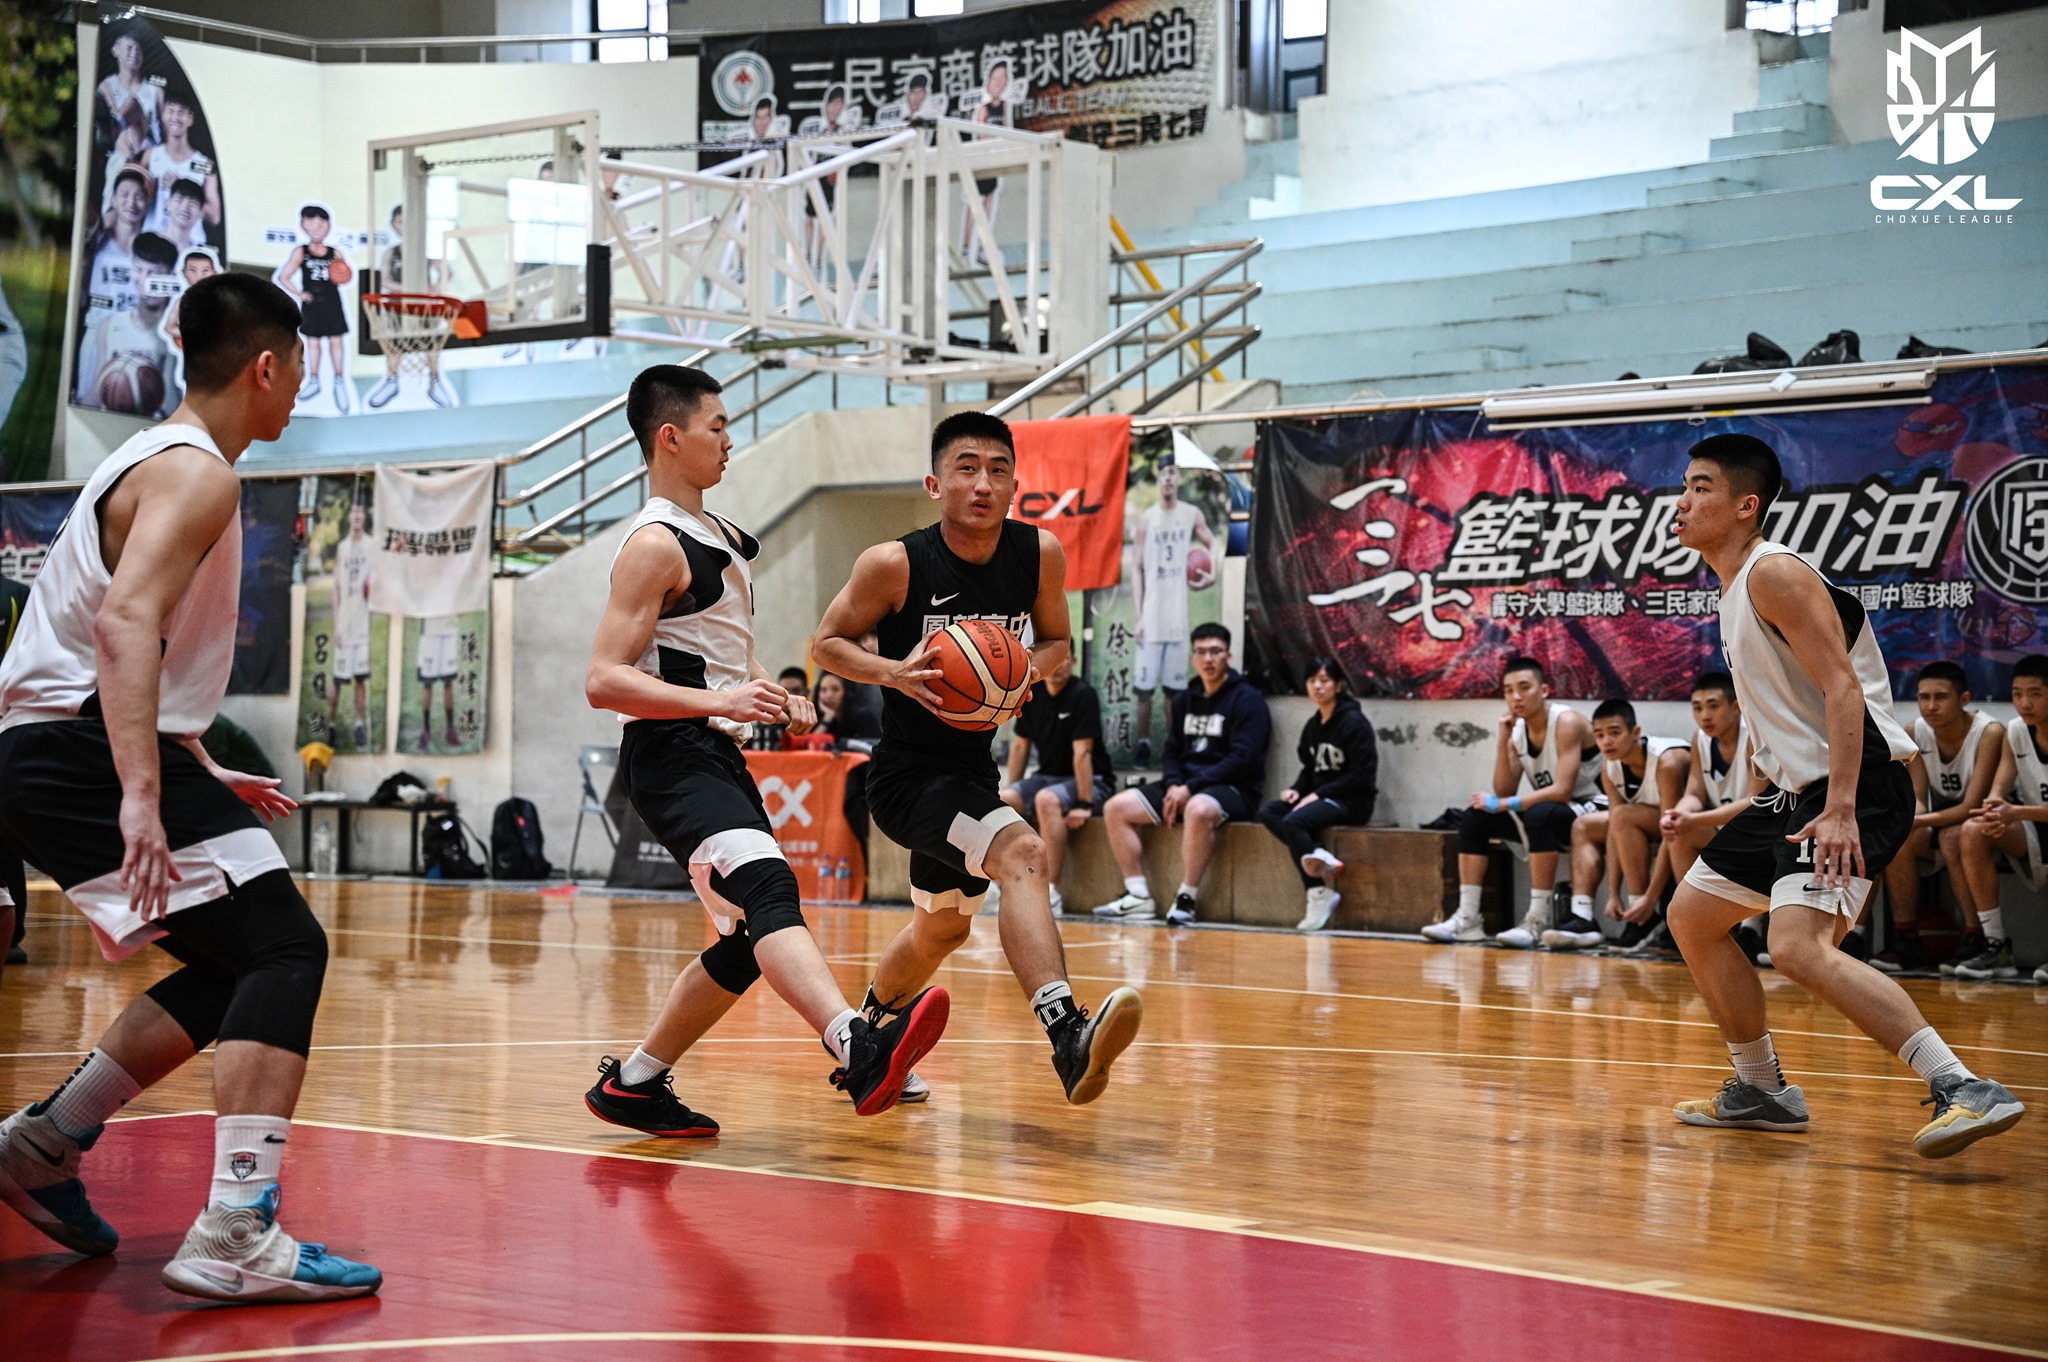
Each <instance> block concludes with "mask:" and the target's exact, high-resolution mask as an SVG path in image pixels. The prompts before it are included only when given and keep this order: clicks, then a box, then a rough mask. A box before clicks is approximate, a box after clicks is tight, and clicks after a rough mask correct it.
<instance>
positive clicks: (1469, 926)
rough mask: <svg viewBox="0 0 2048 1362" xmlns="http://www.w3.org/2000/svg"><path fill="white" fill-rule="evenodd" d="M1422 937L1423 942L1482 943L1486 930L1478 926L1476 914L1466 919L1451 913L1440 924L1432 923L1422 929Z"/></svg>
mask: <svg viewBox="0 0 2048 1362" xmlns="http://www.w3.org/2000/svg"><path fill="white" fill-rule="evenodd" d="M1422 936H1423V939H1424V940H1425V941H1436V942H1441V943H1444V944H1455V943H1458V942H1465V941H1484V940H1486V928H1485V927H1484V926H1482V925H1481V924H1480V921H1479V914H1477V913H1474V914H1472V916H1470V917H1466V916H1465V915H1464V914H1463V913H1453V914H1452V915H1451V916H1450V917H1447V918H1445V919H1444V920H1443V921H1442V922H1432V923H1430V924H1429V925H1428V926H1426V927H1424V928H1423V929H1422Z"/></svg>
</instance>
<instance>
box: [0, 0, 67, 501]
mask: <svg viewBox="0 0 2048 1362" xmlns="http://www.w3.org/2000/svg"><path fill="white" fill-rule="evenodd" d="M35 8H36V7H32V6H27V5H7V6H0V44H5V47H6V51H7V89H8V93H7V98H6V105H7V108H6V115H5V119H4V122H5V126H6V132H7V162H8V166H7V173H8V176H9V178H10V180H11V181H12V183H11V185H10V186H9V187H10V189H11V191H12V192H11V193H9V194H7V195H6V196H5V197H4V206H0V482H35V481H39V480H41V479H43V478H46V477H48V476H49V475H50V452H51V445H52V442H53V441H52V437H53V435H54V433H55V431H56V424H57V408H58V406H59V405H60V403H59V401H58V396H57V391H58V387H59V380H58V374H59V372H60V370H61V369H62V368H63V363H64V305H65V300H66V298H67V297H68V296H69V295H70V292H71V251H70V243H71V214H72V209H73V201H72V195H73V194H74V193H75V192H76V190H75V188H74V186H75V184H76V183H77V173H76V171H77V164H78V123H77V118H78V98H77V86H78V43H77V40H76V38H74V37H73V35H72V28H71V26H70V25H69V24H68V23H60V22H58V21H57V19H56V18H55V12H54V9H52V10H51V12H49V13H35V12H33V11H34V9H35ZM46 8H47V7H46Z"/></svg>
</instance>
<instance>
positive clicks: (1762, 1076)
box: [1728, 1031, 1785, 1092]
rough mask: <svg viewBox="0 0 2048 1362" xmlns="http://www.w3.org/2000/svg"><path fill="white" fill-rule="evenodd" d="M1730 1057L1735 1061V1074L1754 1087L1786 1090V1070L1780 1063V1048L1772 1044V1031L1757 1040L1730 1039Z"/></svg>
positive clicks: (1777, 1090)
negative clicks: (1737, 1040) (1739, 1040)
mask: <svg viewBox="0 0 2048 1362" xmlns="http://www.w3.org/2000/svg"><path fill="white" fill-rule="evenodd" d="M1728 1058H1730V1059H1732V1060H1734V1061H1735V1076H1736V1077H1737V1078H1739V1079H1741V1080H1742V1081H1743V1082H1745V1083H1747V1084H1749V1085H1750V1086H1751V1087H1752V1088H1762V1089H1763V1090H1764V1091H1765V1092H1783V1091H1785V1070H1784V1069H1783V1068H1782V1067H1780V1066H1779V1064H1778V1050H1777V1047H1776V1046H1774V1045H1772V1044H1771V1033H1770V1032H1768V1031H1766V1032H1764V1033H1763V1035H1762V1036H1760V1037H1758V1038H1757V1039H1755V1040H1748V1041H1741V1042H1736V1041H1730V1042H1729V1044H1728Z"/></svg>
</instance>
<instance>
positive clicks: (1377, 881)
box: [868, 818, 1498, 932]
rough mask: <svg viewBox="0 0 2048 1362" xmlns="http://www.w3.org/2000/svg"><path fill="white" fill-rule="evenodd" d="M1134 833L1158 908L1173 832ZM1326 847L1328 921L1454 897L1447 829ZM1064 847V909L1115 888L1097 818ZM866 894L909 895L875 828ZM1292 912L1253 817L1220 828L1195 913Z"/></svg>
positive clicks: (897, 860) (1337, 923)
mask: <svg viewBox="0 0 2048 1362" xmlns="http://www.w3.org/2000/svg"><path fill="white" fill-rule="evenodd" d="M1142 836H1143V839H1144V844H1145V878H1146V880H1147V881H1148V882H1149V883H1150V884H1151V887H1152V897H1153V898H1154V899H1155V900H1157V901H1158V903H1159V906H1160V909H1161V911H1162V912H1163V911H1164V910H1165V908H1166V906H1167V905H1168V904H1170V903H1172V902H1173V894H1174V890H1175V889H1177V888H1178V887H1179V886H1180V882H1181V861H1180V844H1181V832H1180V829H1179V828H1147V829H1145V830H1144V831H1143V833H1142ZM1328 845H1329V847H1330V850H1331V851H1333V852H1335V853H1336V854H1337V857H1338V859H1339V860H1341V861H1343V862H1344V873H1343V874H1342V875H1340V876H1338V877H1337V891H1338V893H1340V894H1341V895H1343V899H1342V901H1341V902H1340V903H1339V904H1338V905H1337V913H1336V916H1335V917H1333V918H1332V919H1331V921H1330V926H1331V927H1333V928H1338V929H1345V930H1354V931H1355V930H1363V931H1375V932H1412V931H1416V930H1418V929H1419V928H1421V927H1422V926H1423V924H1425V923H1429V922H1435V921H1436V920H1437V919H1438V918H1439V917H1440V916H1441V915H1442V913H1443V911H1444V905H1445V904H1446V903H1447V902H1450V903H1454V902H1456V900H1457V892H1458V857H1457V839H1456V837H1455V836H1453V835H1452V834H1450V833H1447V832H1424V831H1421V830H1419V829H1415V828H1337V829H1333V830H1332V833H1331V837H1330V841H1329V843H1328ZM1067 850H1068V855H1067V865H1066V870H1065V873H1064V874H1062V875H1061V877H1060V893H1061V894H1062V895H1063V896H1064V897H1065V899H1066V902H1067V911H1068V912H1069V913H1073V914H1085V913H1086V912H1087V911H1088V910H1089V909H1090V908H1093V907H1094V906H1095V905H1097V904H1099V903H1107V902H1109V901H1110V900H1111V899H1113V898H1115V897H1117V895H1119V894H1121V893H1123V891H1124V885H1123V876H1122V874H1121V873H1119V872H1118V870H1117V867H1116V861H1115V858H1113V857H1112V856H1111V855H1110V853H1109V836H1108V833H1107V832H1106V831H1105V830H1104V828H1103V825H1102V820H1101V819H1100V818H1095V819H1090V820H1089V822H1088V824H1087V825H1086V826H1085V827H1083V828H1082V829H1081V830H1080V831H1079V832H1077V833H1075V834H1074V837H1073V840H1072V841H1071V842H1069V843H1068V848H1067ZM868 897H869V898H870V899H871V900H873V901H876V902H908V901H909V899H910V853H909V852H907V851H905V850H903V849H902V848H901V847H899V846H897V845H896V844H895V843H893V842H891V841H890V840H889V839H888V838H886V837H884V836H883V835H882V834H881V833H880V832H871V833H870V834H869V838H868ZM1301 910H1302V883H1301V875H1300V873H1299V871H1297V870H1296V869H1295V866H1294V862H1293V860H1292V859H1291V858H1290V857H1289V856H1288V854H1287V848H1286V847H1284V846H1283V845H1281V843H1280V841H1279V839H1278V838H1276V837H1274V836H1273V835H1272V834H1271V833H1269V832H1267V831H1266V830H1265V829H1264V828H1263V827H1261V826H1259V825H1258V824H1257V823H1230V824H1226V825H1225V826H1224V827H1223V828H1221V829H1220V830H1219V836H1218V844H1217V848H1216V856H1215V859H1214V860H1212V861H1211V862H1210V863H1209V873H1208V875H1207V877H1206V878H1205V879H1204V881H1203V884H1202V897H1201V900H1200V906H1199V908H1198V909H1197V916H1198V917H1199V918H1200V920H1201V921H1203V922H1235V923H1241V924H1244V925H1247V926H1258V927H1292V926H1293V925H1294V924H1295V923H1297V922H1299V921H1300V920H1301ZM1497 915H1498V913H1496V916H1497Z"/></svg>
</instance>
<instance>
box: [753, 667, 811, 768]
mask: <svg viewBox="0 0 2048 1362" xmlns="http://www.w3.org/2000/svg"><path fill="white" fill-rule="evenodd" d="M775 684H776V685H778V686H780V687H782V688H783V689H784V690H786V691H788V692H789V693H790V694H791V695H801V696H804V697H806V698H808V697H809V696H810V693H811V674H810V673H809V672H807V671H805V670H804V669H803V668H802V667H784V668H783V669H782V670H781V671H779V672H777V673H776V674H775ZM788 729H789V725H788V724H755V725H754V736H753V737H752V738H751V739H750V740H748V743H747V745H748V746H749V747H755V748H760V749H762V750H764V751H768V752H780V751H781V750H782V745H783V740H784V737H785V736H786V734H787V732H788Z"/></svg>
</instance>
